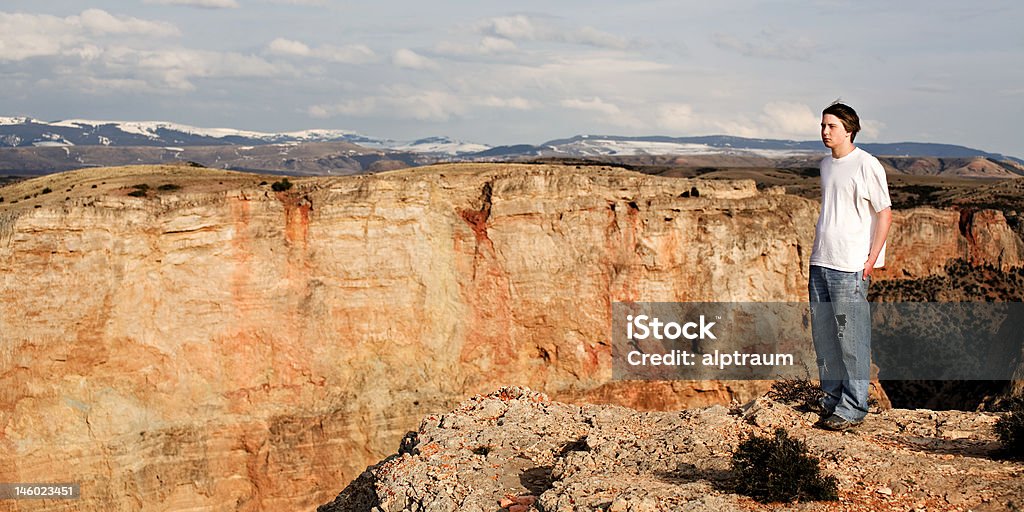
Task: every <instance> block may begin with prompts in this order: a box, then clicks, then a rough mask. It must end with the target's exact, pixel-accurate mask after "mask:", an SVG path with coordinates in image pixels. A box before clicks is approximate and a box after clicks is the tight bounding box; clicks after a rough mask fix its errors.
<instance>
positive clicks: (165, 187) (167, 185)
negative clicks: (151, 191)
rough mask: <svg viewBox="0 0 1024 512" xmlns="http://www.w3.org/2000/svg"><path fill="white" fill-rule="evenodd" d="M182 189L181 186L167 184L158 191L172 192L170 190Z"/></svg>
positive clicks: (158, 188)
mask: <svg viewBox="0 0 1024 512" xmlns="http://www.w3.org/2000/svg"><path fill="white" fill-rule="evenodd" d="M180 188H181V185H175V184H174V183H165V184H163V185H160V186H159V187H157V188H156V189H157V190H161V191H170V190H178V189H180Z"/></svg>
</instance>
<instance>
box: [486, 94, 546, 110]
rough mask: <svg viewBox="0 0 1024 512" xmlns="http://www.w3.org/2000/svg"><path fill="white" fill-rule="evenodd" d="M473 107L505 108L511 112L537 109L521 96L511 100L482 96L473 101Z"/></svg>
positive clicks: (530, 101)
mask: <svg viewBox="0 0 1024 512" xmlns="http://www.w3.org/2000/svg"><path fill="white" fill-rule="evenodd" d="M473 103H474V104H475V105H480V106H483V107H492V108H507V109H512V110H533V109H535V108H537V106H538V105H537V102H535V101H532V100H528V99H526V98H523V97H521V96H513V97H511V98H500V97H498V96H484V97H481V98H475V99H473Z"/></svg>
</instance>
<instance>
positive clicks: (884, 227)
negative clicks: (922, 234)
mask: <svg viewBox="0 0 1024 512" xmlns="http://www.w3.org/2000/svg"><path fill="white" fill-rule="evenodd" d="M891 225H892V208H886V209H884V210H882V211H880V212H878V224H876V225H875V235H874V237H873V239H872V240H871V252H870V253H868V261H865V262H864V277H863V278H862V279H867V278H868V277H869V276H870V275H871V270H872V269H874V268H875V262H876V261H878V253H880V252H882V246H883V245H885V237H887V236H889V226H891Z"/></svg>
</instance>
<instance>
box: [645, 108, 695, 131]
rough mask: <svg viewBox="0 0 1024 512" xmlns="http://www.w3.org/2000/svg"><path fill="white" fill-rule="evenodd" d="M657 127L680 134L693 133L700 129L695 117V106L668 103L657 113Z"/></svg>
mask: <svg viewBox="0 0 1024 512" xmlns="http://www.w3.org/2000/svg"><path fill="white" fill-rule="evenodd" d="M656 115H657V125H658V126H659V127H661V128H665V129H669V130H672V131H675V132H678V133H691V132H692V131H693V130H694V129H696V128H698V127H699V120H698V119H697V118H696V117H694V115H693V106H692V105H689V104H686V103H668V104H665V105H662V106H661V107H660V109H659V110H658V112H657V114H656Z"/></svg>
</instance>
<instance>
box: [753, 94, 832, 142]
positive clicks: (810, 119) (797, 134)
mask: <svg viewBox="0 0 1024 512" xmlns="http://www.w3.org/2000/svg"><path fill="white" fill-rule="evenodd" d="M760 119H761V121H762V124H763V129H765V130H767V131H768V134H775V135H767V134H766V135H765V136H766V137H767V136H771V137H773V138H787V139H799V140H804V139H808V138H810V139H813V138H814V136H815V134H816V133H818V132H817V130H818V126H819V125H820V124H821V116H820V115H819V114H816V113H815V112H814V111H813V110H811V107H808V106H807V105H803V104H800V103H789V102H785V101H775V102H771V103H768V104H767V105H765V106H764V108H763V109H762V112H761V116H760Z"/></svg>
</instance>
